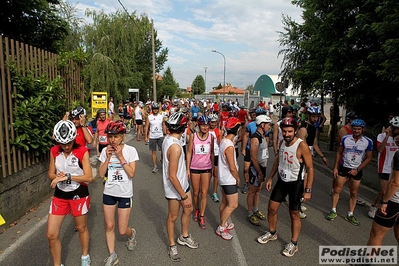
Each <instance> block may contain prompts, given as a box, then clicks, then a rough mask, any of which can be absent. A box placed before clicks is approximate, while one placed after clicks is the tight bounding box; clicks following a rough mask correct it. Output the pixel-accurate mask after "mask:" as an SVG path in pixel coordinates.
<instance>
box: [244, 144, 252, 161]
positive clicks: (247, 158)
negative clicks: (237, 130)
mask: <svg viewBox="0 0 399 266" xmlns="http://www.w3.org/2000/svg"><path fill="white" fill-rule="evenodd" d="M244 162H248V163H249V162H251V151H250V150H249V149H248V148H247V147H245V156H244Z"/></svg>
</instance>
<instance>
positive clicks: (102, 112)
mask: <svg viewBox="0 0 399 266" xmlns="http://www.w3.org/2000/svg"><path fill="white" fill-rule="evenodd" d="M105 113H107V112H106V111H105V109H98V111H97V114H98V115H99V114H105Z"/></svg>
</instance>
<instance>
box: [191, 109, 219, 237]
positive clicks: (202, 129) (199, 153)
mask: <svg viewBox="0 0 399 266" xmlns="http://www.w3.org/2000/svg"><path fill="white" fill-rule="evenodd" d="M209 122H210V121H209V118H208V117H207V116H200V117H198V119H197V124H198V132H194V133H192V134H190V139H189V141H188V145H187V162H186V164H187V176H188V177H189V178H191V184H192V186H193V198H194V208H195V212H194V218H193V220H194V222H198V224H199V226H200V228H201V229H206V225H205V218H204V215H205V209H206V204H207V194H208V189H209V183H210V182H209V181H210V178H211V173H212V168H213V161H214V152H213V145H214V139H213V136H212V134H210V133H209ZM200 194H201V199H200Z"/></svg>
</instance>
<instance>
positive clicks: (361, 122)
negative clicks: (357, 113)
mask: <svg viewBox="0 0 399 266" xmlns="http://www.w3.org/2000/svg"><path fill="white" fill-rule="evenodd" d="M351 126H352V127H362V128H365V127H366V122H364V120H363V119H359V118H357V119H355V120H353V121H352V123H351Z"/></svg>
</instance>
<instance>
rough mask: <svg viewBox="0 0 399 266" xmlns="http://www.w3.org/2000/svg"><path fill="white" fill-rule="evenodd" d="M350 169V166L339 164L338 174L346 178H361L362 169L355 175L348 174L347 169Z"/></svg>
mask: <svg viewBox="0 0 399 266" xmlns="http://www.w3.org/2000/svg"><path fill="white" fill-rule="evenodd" d="M351 170H352V168H348V167H343V166H342V165H341V166H340V167H339V169H338V175H340V176H343V177H347V178H353V179H354V180H360V179H362V176H363V171H359V173H357V175H355V176H353V175H351V174H349V171H351Z"/></svg>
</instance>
